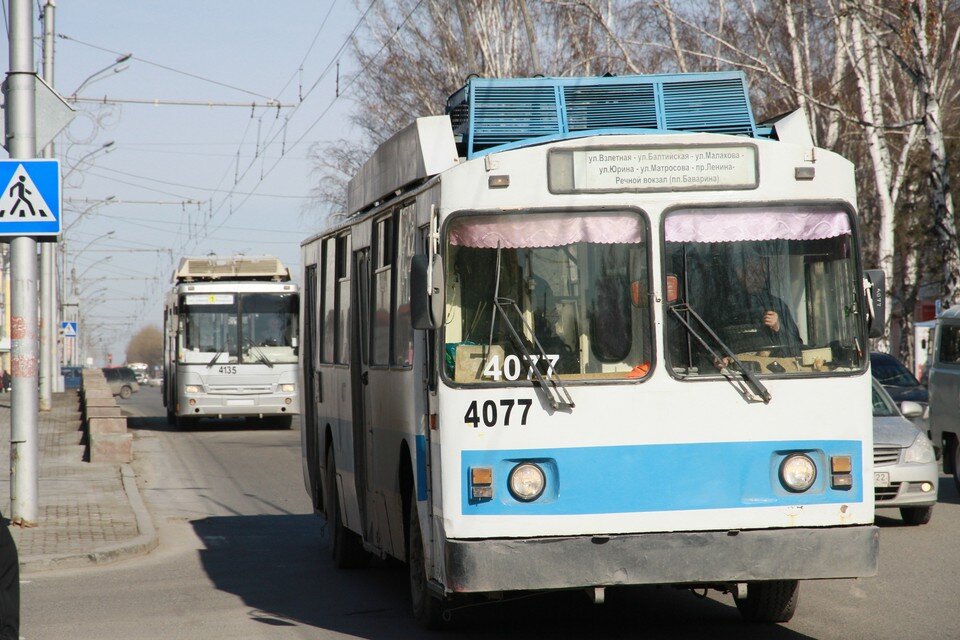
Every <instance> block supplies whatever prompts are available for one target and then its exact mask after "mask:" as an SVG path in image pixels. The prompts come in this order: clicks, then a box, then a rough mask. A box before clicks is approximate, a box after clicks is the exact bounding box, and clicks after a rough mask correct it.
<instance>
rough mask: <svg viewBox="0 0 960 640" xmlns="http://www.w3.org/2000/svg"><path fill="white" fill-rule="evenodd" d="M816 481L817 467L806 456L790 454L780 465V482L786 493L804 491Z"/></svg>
mask: <svg viewBox="0 0 960 640" xmlns="http://www.w3.org/2000/svg"><path fill="white" fill-rule="evenodd" d="M816 479H817V465H815V464H813V460H811V459H810V457H809V456H808V455H806V454H803V453H792V454H790V455H788V456H787V457H786V458H784V460H783V462H781V463H780V481H781V482H783V486H784V487H786V488H787V491H793V492H795V493H800V492H802V491H806V490H807V489H809V488H810V487H812V486H813V483H814V481H815V480H816Z"/></svg>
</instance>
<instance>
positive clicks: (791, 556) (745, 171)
mask: <svg viewBox="0 0 960 640" xmlns="http://www.w3.org/2000/svg"><path fill="white" fill-rule="evenodd" d="M858 233H859V232H858V227H857V219H856V188H855V183H854V168H853V166H852V165H851V163H850V162H848V161H847V160H845V159H844V158H842V157H840V156H838V155H837V154H835V153H832V152H830V151H826V150H824V149H819V148H816V147H815V146H814V144H813V142H812V141H811V137H810V134H809V131H808V128H807V125H806V121H805V119H804V117H803V116H802V115H801V113H800V112H795V113H792V114H788V115H785V116H783V117H780V118H778V119H776V120H774V121H771V122H768V123H763V124H758V123H757V122H756V121H755V120H754V116H753V114H752V110H751V107H750V103H749V99H748V94H747V87H746V82H745V78H744V76H743V74H741V73H739V72H722V73H705V74H682V75H656V76H627V77H603V78H527V79H482V78H475V79H471V80H470V81H469V82H468V84H467V85H466V86H464V87H463V88H462V89H461V90H460V91H458V92H457V93H455V94H454V95H453V96H451V98H450V100H449V101H448V104H447V113H446V115H442V116H433V117H425V118H418V119H417V120H416V121H415V122H414V123H413V124H411V125H410V126H409V127H407V128H405V129H403V130H402V131H400V132H399V133H397V134H395V135H394V136H393V137H392V138H390V139H389V140H387V141H386V142H385V143H384V144H382V145H381V146H380V147H379V148H378V150H377V151H376V152H375V153H374V155H373V156H372V157H371V158H370V159H369V160H368V161H367V162H366V163H365V164H364V165H363V166H362V168H361V170H360V172H359V173H358V174H357V175H356V176H355V177H354V178H353V179H352V180H351V181H350V183H349V193H348V211H347V212H346V217H345V218H344V220H343V221H342V223H340V224H339V225H337V226H335V227H333V228H331V229H329V230H328V231H326V232H324V233H321V234H319V235H317V236H315V237H312V238H310V239H308V240H306V241H305V242H304V243H303V245H302V253H303V264H304V267H305V271H304V280H303V282H304V313H303V315H302V325H301V335H302V336H303V342H304V344H303V349H301V351H300V355H301V362H302V371H303V384H302V388H303V390H304V394H303V402H304V422H303V430H302V450H303V462H304V477H305V481H306V486H307V490H308V491H309V493H310V495H311V497H312V499H313V503H314V506H315V509H316V510H317V511H318V512H321V513H324V514H325V515H326V518H327V522H328V523H329V525H330V527H331V528H332V549H333V555H334V558H335V560H336V563H337V564H338V565H339V566H349V565H353V564H357V563H359V562H362V561H363V558H364V555H365V554H374V555H377V556H381V557H384V556H392V557H395V558H399V559H401V560H405V561H406V562H407V563H408V564H409V567H410V570H409V574H410V588H411V593H412V601H413V608H414V613H415V615H416V617H417V618H418V619H419V620H421V621H422V622H424V623H426V624H428V625H433V624H437V623H439V622H442V620H443V619H444V618H445V617H446V616H448V614H449V611H451V610H452V609H453V608H456V607H458V606H469V605H470V603H472V602H482V601H485V599H486V598H487V597H489V596H491V595H497V596H499V595H502V596H503V597H510V596H511V594H514V593H517V592H530V591H539V590H558V589H578V590H584V591H585V592H586V593H587V594H588V595H589V596H590V597H591V598H593V599H594V600H596V601H602V600H603V598H604V594H605V590H606V589H608V588H615V587H617V586H621V585H639V584H647V585H650V584H662V585H675V586H681V587H690V588H713V589H718V590H721V591H725V592H729V593H731V594H733V596H734V599H735V602H736V605H737V607H738V608H739V609H740V611H741V613H742V614H743V617H744V618H746V619H748V620H762V621H785V620H788V619H790V617H791V616H792V615H793V612H794V610H795V608H796V603H797V597H798V585H799V581H801V580H808V579H823V578H855V577H859V576H870V575H874V574H875V573H876V570H877V552H878V534H877V529H876V528H875V527H874V524H873V519H874V510H873V480H872V478H873V475H872V473H873V460H872V434H871V424H872V417H871V409H870V407H871V402H870V393H871V390H870V376H869V375H868V373H867V367H868V362H869V359H868V346H867V340H868V337H870V335H871V331H872V330H874V329H875V328H877V325H879V323H873V322H871V319H872V318H873V317H877V318H882V317H883V315H882V308H880V307H881V306H882V304H881V303H882V300H883V283H882V276H881V275H878V273H877V272H865V271H864V270H863V267H862V265H861V263H860V250H859V245H860V239H859V236H858ZM479 595H483V596H484V598H479V597H475V596H479Z"/></svg>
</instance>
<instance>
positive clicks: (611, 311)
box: [444, 212, 652, 384]
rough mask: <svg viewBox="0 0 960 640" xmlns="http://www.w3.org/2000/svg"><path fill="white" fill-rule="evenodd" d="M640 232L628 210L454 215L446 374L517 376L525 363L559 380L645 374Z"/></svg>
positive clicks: (477, 379)
mask: <svg viewBox="0 0 960 640" xmlns="http://www.w3.org/2000/svg"><path fill="white" fill-rule="evenodd" d="M647 237H648V233H647V224H646V221H645V219H644V218H643V217H642V216H640V215H638V214H637V213H633V212H616V213H602V214H600V213H597V214H585V213H577V214H571V213H525V214H510V215H489V214H488V215H472V216H463V217H459V218H456V219H454V220H453V221H452V222H451V223H450V225H449V229H448V234H447V240H448V243H449V245H448V253H447V260H446V265H447V266H446V269H447V274H446V285H447V290H446V305H447V307H446V314H447V319H446V323H445V326H444V329H445V361H446V366H445V373H446V375H447V377H448V378H449V379H451V380H452V381H454V382H456V383H461V384H471V383H474V384H476V383H487V382H490V383H501V384H502V383H508V382H515V381H519V382H525V381H528V380H531V379H533V378H534V377H535V376H534V374H533V372H532V371H531V366H536V367H538V369H539V370H540V372H541V373H543V374H547V373H548V370H552V372H553V373H555V374H557V375H558V376H559V377H560V378H561V379H563V380H565V381H566V380H571V381H576V380H591V379H618V378H619V379H625V380H626V379H635V378H642V377H644V376H645V375H646V374H647V372H648V371H649V368H650V364H649V363H650V360H651V353H652V346H651V345H652V329H651V326H650V325H651V320H650V304H649V299H648V296H647V291H648V290H649V288H648V277H649V275H648V265H647ZM495 298H499V300H500V301H501V302H502V303H505V304H504V305H503V306H502V308H503V309H504V311H505V312H506V317H504V315H501V314H500V313H498V312H497V310H496V308H495V307H496V305H495V304H494V300H495ZM508 321H509V323H510V324H511V325H512V327H513V329H514V330H515V332H516V334H517V335H518V336H519V340H520V341H521V344H517V338H515V337H512V336H511V333H512V332H511V330H510V327H509V326H506V323H507V322H508ZM537 343H539V345H540V346H541V347H542V351H541V350H540V349H538V348H537V346H536V344H537Z"/></svg>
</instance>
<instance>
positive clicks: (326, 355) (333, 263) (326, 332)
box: [320, 238, 337, 362]
mask: <svg viewBox="0 0 960 640" xmlns="http://www.w3.org/2000/svg"><path fill="white" fill-rule="evenodd" d="M336 274H337V239H336V238H327V239H326V240H324V241H323V283H322V285H321V286H322V287H323V295H322V297H321V299H322V306H321V310H320V315H321V316H323V322H322V326H323V339H322V340H321V349H320V361H321V362H333V345H334V344H335V340H336V329H337V310H336V304H335V303H336V298H337V293H336V282H337V280H336Z"/></svg>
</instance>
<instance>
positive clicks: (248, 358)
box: [240, 293, 299, 363]
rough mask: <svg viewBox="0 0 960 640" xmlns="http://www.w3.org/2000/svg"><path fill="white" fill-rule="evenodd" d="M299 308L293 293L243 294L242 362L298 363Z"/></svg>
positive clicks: (241, 318) (241, 311) (241, 317)
mask: <svg viewBox="0 0 960 640" xmlns="http://www.w3.org/2000/svg"><path fill="white" fill-rule="evenodd" d="M298 308H299V300H298V296H297V295H296V294H293V293H244V294H243V295H242V296H241V298H240V326H241V330H240V333H241V355H242V359H243V362H247V363H255V362H269V363H293V362H296V361H297V310H298Z"/></svg>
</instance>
